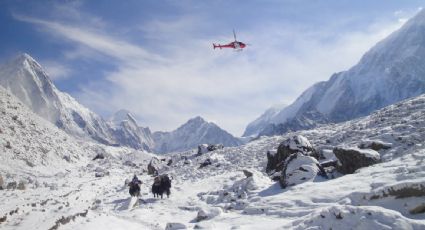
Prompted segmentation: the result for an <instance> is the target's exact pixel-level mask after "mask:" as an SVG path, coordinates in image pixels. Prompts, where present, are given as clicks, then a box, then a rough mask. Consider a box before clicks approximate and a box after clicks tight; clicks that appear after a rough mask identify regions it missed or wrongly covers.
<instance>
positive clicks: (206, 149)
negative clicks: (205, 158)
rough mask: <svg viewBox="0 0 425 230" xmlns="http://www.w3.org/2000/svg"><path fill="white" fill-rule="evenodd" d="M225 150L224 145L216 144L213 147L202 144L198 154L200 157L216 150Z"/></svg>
mask: <svg viewBox="0 0 425 230" xmlns="http://www.w3.org/2000/svg"><path fill="white" fill-rule="evenodd" d="M223 148H224V146H223V145H222V144H215V145H214V144H212V145H209V144H201V145H198V154H197V155H198V156H200V155H202V154H204V153H207V152H211V151H215V150H218V149H223Z"/></svg>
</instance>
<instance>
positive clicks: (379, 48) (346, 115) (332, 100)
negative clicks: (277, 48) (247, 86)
mask: <svg viewBox="0 0 425 230" xmlns="http://www.w3.org/2000/svg"><path fill="white" fill-rule="evenodd" d="M424 41H425V10H422V11H421V12H419V13H418V14H417V15H416V16H415V17H413V18H412V19H410V20H409V21H408V22H407V23H406V24H405V25H404V26H403V27H402V28H401V29H399V30H398V31H396V32H394V33H393V34H391V35H390V36H389V37H387V38H386V39H384V40H383V41H381V42H379V43H378V44H376V45H375V46H374V47H373V48H372V49H370V50H369V51H368V52H367V53H366V54H365V55H364V56H363V57H362V59H361V60H360V62H359V63H358V64H357V65H355V66H354V67H352V68H351V69H349V70H348V71H344V72H340V73H337V74H334V75H333V76H332V77H331V78H330V79H329V80H328V81H326V82H320V83H317V84H315V85H314V86H312V87H311V88H309V89H307V90H306V91H305V92H304V93H303V94H302V95H301V96H300V97H299V98H298V99H297V100H296V101H295V102H294V103H293V104H291V105H290V106H288V107H286V108H284V109H283V110H281V111H280V112H279V113H277V114H276V115H275V116H274V117H273V118H271V119H270V118H269V119H266V120H265V121H264V122H263V123H262V124H261V125H258V124H257V123H256V122H252V123H251V124H249V125H248V127H247V128H246V131H245V133H244V136H249V135H256V134H264V135H273V134H279V133H284V132H286V131H288V130H296V129H305V128H311V127H314V126H316V125H317V124H323V123H328V122H341V121H346V120H350V119H353V118H357V117H360V116H364V115H367V114H370V113H371V112H372V111H374V110H376V109H379V108H382V107H384V106H387V105H390V104H393V103H395V102H398V101H401V100H403V99H406V98H410V97H414V96H417V95H420V94H422V93H424V92H425V68H424V66H425V42H424ZM257 120H261V117H260V118H259V119H257ZM253 126H255V127H259V128H257V129H253V128H252V127H253ZM264 127H266V128H264Z"/></svg>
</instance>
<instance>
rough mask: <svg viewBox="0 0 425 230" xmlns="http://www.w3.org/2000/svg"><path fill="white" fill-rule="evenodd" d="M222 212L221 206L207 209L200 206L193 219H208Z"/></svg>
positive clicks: (197, 220)
mask: <svg viewBox="0 0 425 230" xmlns="http://www.w3.org/2000/svg"><path fill="white" fill-rule="evenodd" d="M222 212H223V211H222V210H221V208H217V207H214V208H209V209H205V208H202V209H200V210H199V211H198V214H197V215H196V218H195V221H196V222H199V221H203V220H210V219H212V218H214V217H216V216H219V215H221V213H222Z"/></svg>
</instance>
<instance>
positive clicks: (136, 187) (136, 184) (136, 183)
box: [128, 175, 142, 197]
mask: <svg viewBox="0 0 425 230" xmlns="http://www.w3.org/2000/svg"><path fill="white" fill-rule="evenodd" d="M141 184H142V181H140V180H139V178H137V176H136V175H134V177H133V179H132V180H131V182H130V183H128V186H129V187H130V190H129V193H130V195H131V196H135V197H138V196H140V185H141Z"/></svg>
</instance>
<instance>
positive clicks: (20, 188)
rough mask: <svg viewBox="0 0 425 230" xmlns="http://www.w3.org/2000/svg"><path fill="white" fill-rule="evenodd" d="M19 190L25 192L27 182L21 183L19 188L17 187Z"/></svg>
mask: <svg viewBox="0 0 425 230" xmlns="http://www.w3.org/2000/svg"><path fill="white" fill-rule="evenodd" d="M16 188H17V189H18V190H25V189H26V186H25V182H23V181H20V182H19V184H18V186H17V187H16Z"/></svg>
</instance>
